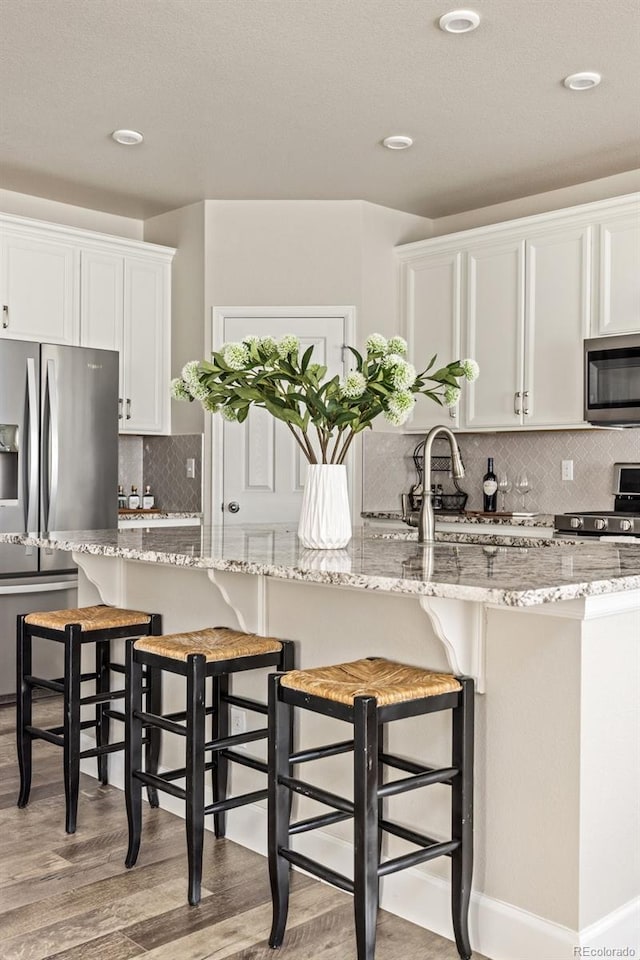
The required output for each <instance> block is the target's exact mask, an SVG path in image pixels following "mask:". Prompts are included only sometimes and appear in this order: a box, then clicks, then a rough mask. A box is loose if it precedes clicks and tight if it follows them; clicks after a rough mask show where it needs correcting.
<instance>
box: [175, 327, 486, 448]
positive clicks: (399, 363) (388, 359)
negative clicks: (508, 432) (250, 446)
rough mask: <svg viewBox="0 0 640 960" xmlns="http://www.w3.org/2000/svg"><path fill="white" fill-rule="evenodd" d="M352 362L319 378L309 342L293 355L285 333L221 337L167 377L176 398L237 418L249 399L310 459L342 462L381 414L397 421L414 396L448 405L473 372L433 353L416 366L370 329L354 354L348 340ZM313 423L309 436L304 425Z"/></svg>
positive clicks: (399, 344)
mask: <svg viewBox="0 0 640 960" xmlns="http://www.w3.org/2000/svg"><path fill="white" fill-rule="evenodd" d="M347 349H349V350H350V351H351V353H352V354H353V356H354V358H355V363H356V367H355V370H351V371H350V372H349V373H347V375H346V376H345V377H344V379H343V380H340V378H339V377H337V376H335V377H331V378H330V379H324V378H325V376H326V373H327V368H326V367H325V366H323V365H322V364H318V363H311V356H312V353H313V347H309V348H308V349H307V350H305V352H304V353H303V354H302V356H300V341H299V340H298V338H297V337H296V336H294V335H293V334H288V335H287V336H285V337H282V338H281V339H280V340H276V339H274V337H270V336H266V337H255V336H252V337H245V339H244V340H242V341H241V342H239V343H226V344H224V345H223V346H222V347H221V348H220V350H219V351H217V352H214V353H213V354H212V360H211V361H210V362H209V361H202V362H199V361H197V360H191V361H189V363H187V364H185V366H184V367H183V369H182V374H181V376H180V377H177V378H176V379H175V380H172V382H171V393H172V396H173V397H175V399H177V400H190V401H193V400H198V401H199V402H200V403H201V404H202V406H203V408H204V410H206V411H207V412H208V413H218V412H220V413H221V415H222V416H223V417H224V418H225V419H226V420H229V421H238V422H240V423H242V422H243V421H244V420H246V418H247V416H248V414H249V409H250V407H251V406H252V405H255V406H258V407H263V408H264V409H266V410H268V411H269V412H270V413H271V414H272V415H273V416H274V417H276V418H277V419H279V420H282V421H283V422H284V423H286V425H287V427H288V428H289V430H290V431H291V433H292V434H293V436H294V437H295V439H296V442H297V443H298V444H299V446H300V448H301V449H302V451H303V453H304V455H305V457H306V458H307V459H308V460H309V462H310V463H334V464H335V463H344V459H345V457H346V455H347V451H348V449H349V447H350V445H351V443H352V441H353V438H354V437H355V436H356V435H357V434H358V433H360V432H361V431H362V430H364V429H366V428H367V427H369V428H370V427H371V426H372V423H373V420H374V419H375V418H376V417H377V416H379V415H380V414H382V415H383V416H384V417H385V419H386V420H388V421H389V423H392V424H394V425H395V426H402V424H403V423H406V421H407V418H408V417H409V416H410V415H411V412H412V411H413V408H414V406H415V402H416V396H417V395H422V396H426V397H430V399H432V400H433V401H435V402H436V403H439V404H441V405H445V406H454V405H455V404H456V403H457V402H458V400H459V398H460V393H461V390H460V386H459V380H460V378H463V379H465V380H469V381H471V380H475V379H476V378H477V376H478V373H479V368H478V364H477V363H476V362H475V360H471V359H466V360H455V361H454V362H453V363H448V364H447V365H446V366H444V367H441V368H439V369H437V370H433V372H430V371H432V368H433V367H434V365H435V361H436V357H435V356H434V357H432V359H431V361H430V363H429V364H428V365H427V367H426V368H425V369H424V370H423V371H422V372H421V373H418V372H417V371H416V368H415V367H414V366H413V364H411V363H409V361H408V360H407V359H406V354H407V343H406V341H405V340H404V339H403V338H402V337H391V338H390V339H389V340H387V339H386V337H383V336H382V335H381V334H379V333H373V334H371V336H370V337H369V338H368V339H367V342H366V354H365V355H364V356H362V355H361V354H360V353H359V352H358V351H357V350H356V349H354V348H353V347H348V348H347ZM312 428H313V430H314V431H315V440H312V435H311V430H312Z"/></svg>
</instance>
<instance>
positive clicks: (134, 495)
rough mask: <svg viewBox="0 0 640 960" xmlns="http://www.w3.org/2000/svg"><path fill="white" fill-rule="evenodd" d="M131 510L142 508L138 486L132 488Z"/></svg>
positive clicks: (130, 496) (130, 495) (130, 497)
mask: <svg viewBox="0 0 640 960" xmlns="http://www.w3.org/2000/svg"><path fill="white" fill-rule="evenodd" d="M128 506H129V510H137V509H138V508H139V507H140V497H139V496H138V488H137V487H136V486H133V485H132V487H131V493H130V494H129V504H128Z"/></svg>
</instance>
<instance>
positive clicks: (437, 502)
mask: <svg viewBox="0 0 640 960" xmlns="http://www.w3.org/2000/svg"><path fill="white" fill-rule="evenodd" d="M442 492H443V491H442V484H441V483H438V484H436V492H435V494H434V496H433V509H434V510H442Z"/></svg>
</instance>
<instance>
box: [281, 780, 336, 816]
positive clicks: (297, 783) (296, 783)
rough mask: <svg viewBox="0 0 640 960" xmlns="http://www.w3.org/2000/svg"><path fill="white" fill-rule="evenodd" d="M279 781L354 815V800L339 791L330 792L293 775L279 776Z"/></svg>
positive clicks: (295, 791)
mask: <svg viewBox="0 0 640 960" xmlns="http://www.w3.org/2000/svg"><path fill="white" fill-rule="evenodd" d="M278 783H280V784H282V786H283V787H288V788H289V790H293V791H294V793H299V794H300V795H301V796H303V797H309V799H311V800H317V801H318V802H319V803H324V804H326V806H328V807H335V809H336V810H342V812H343V813H349V814H351V815H353V809H354V807H353V802H352V801H351V800H347V799H346V798H345V797H340V796H338V794H337V793H330V792H329V791H328V790H323V789H322V788H321V787H315V786H313V784H311V783H306V782H305V781H304V780H295V779H294V778H293V777H278Z"/></svg>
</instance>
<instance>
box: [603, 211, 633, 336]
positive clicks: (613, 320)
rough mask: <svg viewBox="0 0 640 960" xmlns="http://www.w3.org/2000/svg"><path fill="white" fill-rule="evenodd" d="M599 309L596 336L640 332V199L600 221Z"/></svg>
mask: <svg viewBox="0 0 640 960" xmlns="http://www.w3.org/2000/svg"><path fill="white" fill-rule="evenodd" d="M597 231H598V246H599V266H600V284H599V297H598V300H599V310H598V313H597V316H596V322H595V324H594V328H593V335H594V337H599V336H602V337H608V336H612V335H613V334H617V333H638V332H640V203H638V204H635V205H632V206H631V208H630V209H626V210H622V211H620V212H617V213H616V214H613V215H611V216H609V217H607V219H606V220H604V221H602V222H601V223H599V224H598V225H597Z"/></svg>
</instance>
